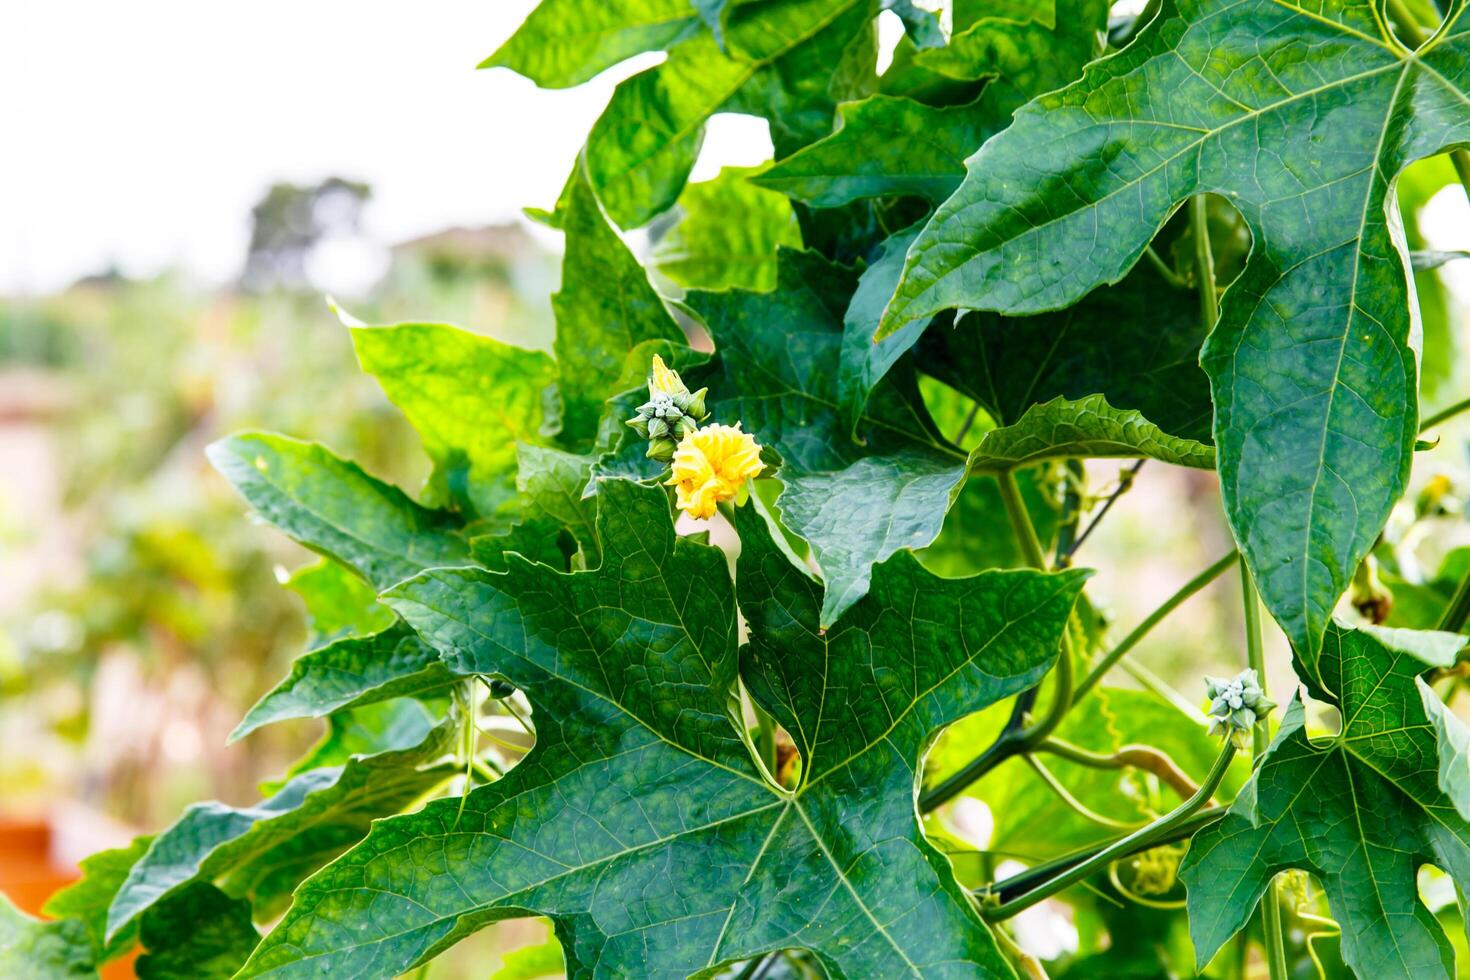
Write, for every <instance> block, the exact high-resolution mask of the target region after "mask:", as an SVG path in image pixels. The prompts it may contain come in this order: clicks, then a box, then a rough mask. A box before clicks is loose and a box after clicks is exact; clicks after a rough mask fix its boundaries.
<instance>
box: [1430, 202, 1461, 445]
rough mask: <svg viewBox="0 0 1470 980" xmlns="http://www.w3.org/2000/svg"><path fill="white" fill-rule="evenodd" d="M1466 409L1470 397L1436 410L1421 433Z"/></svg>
mask: <svg viewBox="0 0 1470 980" xmlns="http://www.w3.org/2000/svg"><path fill="white" fill-rule="evenodd" d="M1466 186H1467V187H1470V183H1467V184H1466ZM1464 411H1470V398H1466V399H1464V400H1462V401H1457V402H1455V403H1454V404H1453V405H1451V406H1450V407H1449V408H1442V409H1440V410H1439V411H1437V412H1435V413H1434V414H1433V415H1431V416H1429V418H1427V419H1425V420H1424V421H1423V422H1421V423H1419V431H1420V432H1421V433H1423V432H1428V431H1429V430H1430V429H1432V428H1434V427H1435V426H1436V425H1442V424H1443V423H1445V422H1448V421H1449V420H1450V419H1452V418H1454V417H1455V416H1456V415H1459V414H1460V413H1461V412H1464Z"/></svg>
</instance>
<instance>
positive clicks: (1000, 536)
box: [918, 467, 1061, 578]
mask: <svg viewBox="0 0 1470 980" xmlns="http://www.w3.org/2000/svg"><path fill="white" fill-rule="evenodd" d="M1044 474H1045V469H1044V468H1043V467H1037V468H1035V469H1030V470H1022V471H1021V472H1019V473H1017V474H1016V483H1017V485H1018V486H1019V487H1020V489H1021V501H1022V503H1024V504H1025V506H1026V512H1027V513H1028V514H1029V515H1030V517H1031V523H1032V525H1033V526H1034V527H1035V528H1036V535H1037V537H1038V538H1040V539H1041V547H1042V550H1043V551H1046V552H1050V551H1051V550H1052V549H1053V548H1054V547H1055V545H1056V537H1057V527H1058V525H1059V524H1060V514H1059V510H1060V508H1061V499H1060V496H1061V495H1060V493H1058V492H1057V489H1056V488H1055V487H1054V486H1053V485H1051V484H1049V483H1048V482H1047V481H1046V480H1045V479H1044V478H1043V477H1044ZM918 558H919V560H920V561H921V562H923V563H924V567H925V568H927V569H929V570H930V571H932V572H934V573H935V574H936V575H943V576H945V577H946V578H958V577H960V576H962V575H973V574H975V573H976V572H980V571H984V570H985V569H987V568H1026V567H1028V566H1029V565H1030V562H1029V561H1028V560H1027V558H1026V555H1025V554H1024V553H1023V552H1022V551H1021V546H1020V544H1019V543H1018V542H1017V541H1016V533H1015V531H1014V530H1012V528H1011V522H1010V519H1009V518H1008V517H1007V516H1006V509H1005V504H1004V502H1002V501H1001V499H1000V488H999V487H998V486H997V485H996V482H995V479H994V478H993V477H992V476H990V475H989V474H977V475H976V476H974V477H971V478H970V479H968V480H966V481H965V484H964V489H962V490H961V491H960V494H959V496H958V497H957V498H955V502H954V506H953V507H951V508H950V511H949V513H948V514H946V515H945V518H944V529H943V530H942V531H940V532H939V537H937V538H935V539H934V543H933V544H931V545H929V546H928V547H927V548H925V549H923V550H922V551H920V552H918Z"/></svg>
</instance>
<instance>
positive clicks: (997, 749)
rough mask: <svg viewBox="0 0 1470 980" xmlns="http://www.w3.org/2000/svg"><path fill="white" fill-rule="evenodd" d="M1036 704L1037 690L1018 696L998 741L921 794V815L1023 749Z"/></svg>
mask: <svg viewBox="0 0 1470 980" xmlns="http://www.w3.org/2000/svg"><path fill="white" fill-rule="evenodd" d="M1035 701H1036V688H1034V687H1031V688H1027V689H1026V690H1024V691H1022V692H1021V693H1020V694H1018V695H1016V703H1015V705H1014V706H1013V707H1012V709H1011V717H1010V720H1009V721H1007V722H1006V727H1005V728H1004V729H1002V730H1001V733H1000V735H998V736H997V737H996V739H995V741H994V742H992V743H990V747H989V748H987V749H986V750H985V751H984V752H982V753H980V755H978V756H976V757H975V758H973V759H971V760H970V761H969V762H968V763H966V764H965V766H964V768H962V769H960V770H959V771H958V772H956V773H955V774H954V775H952V776H950V777H949V778H948V779H946V780H944V781H943V782H941V783H940V784H939V785H938V786H933V787H930V788H929V789H927V790H925V791H923V792H922V793H920V794H919V812H920V813H928V812H929V811H930V810H933V809H934V808H935V807H938V806H942V805H944V804H945V803H948V802H949V801H950V800H952V799H954V798H955V797H956V796H958V795H960V793H962V792H963V791H964V789H965V787H966V786H969V785H970V784H971V783H973V782H975V781H976V780H978V779H980V778H981V777H983V776H984V775H985V774H986V773H988V772H990V770H992V769H994V768H995V767H996V766H998V765H1000V764H1001V763H1002V762H1004V761H1005V760H1007V759H1009V758H1010V757H1011V756H1013V755H1015V754H1016V753H1017V752H1018V751H1019V750H1020V745H1021V733H1022V728H1023V726H1024V724H1025V721H1026V713H1027V712H1028V711H1030V710H1031V705H1032V704H1034V703H1035Z"/></svg>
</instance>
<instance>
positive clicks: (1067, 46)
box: [756, 0, 1108, 208]
mask: <svg viewBox="0 0 1470 980" xmlns="http://www.w3.org/2000/svg"><path fill="white" fill-rule="evenodd" d="M1065 8H1066V9H1065V10H1064V11H1063V15H1064V16H1063V17H1062V20H1061V23H1062V26H1061V28H1060V29H1058V30H1056V31H1053V29H1052V26H1051V25H1050V24H1048V23H1043V22H1040V21H1035V20H1030V19H1029V18H1028V19H1026V20H1024V21H1021V20H1015V19H1010V18H1005V17H989V18H986V19H984V20H982V21H979V22H977V23H975V24H974V25H972V26H971V27H970V29H969V30H966V31H964V32H962V33H959V34H957V35H955V37H954V38H953V40H951V41H950V43H949V44H948V45H943V44H940V45H928V46H924V47H921V48H920V49H919V50H917V51H916V52H915V53H914V54H913V57H912V64H913V65H914V66H915V67H916V68H917V69H920V70H922V71H923V72H927V73H931V74H934V75H939V76H943V77H945V78H949V79H955V80H960V81H977V80H980V79H988V78H993V79H994V80H993V81H991V82H990V83H989V84H988V85H986V86H985V88H984V90H983V91H982V92H981V94H980V96H979V97H978V98H976V99H974V100H973V101H970V102H969V103H968V104H965V105H949V106H929V105H924V104H923V103H922V102H917V101H914V100H913V99H909V98H900V97H896V96H894V95H876V96H873V97H872V98H870V99H866V100H864V101H862V102H851V103H848V104H846V105H843V106H841V107H840V108H839V110H838V128H837V131H836V132H835V133H833V134H832V135H830V136H828V137H826V138H825V139H822V140H820V141H819V142H817V143H814V144H812V145H811V146H809V147H807V148H806V149H804V150H801V151H800V152H798V153H795V154H793V155H791V156H789V157H787V158H786V159H784V160H781V161H780V162H779V163H777V164H776V165H775V166H773V167H772V168H771V169H770V170H768V171H767V172H766V173H765V174H763V175H761V176H760V177H758V178H756V183H758V184H760V185H761V186H763V187H769V188H772V189H773V190H779V191H782V192H783V193H786V194H788V195H790V196H791V197H794V198H796V199H797V200H800V201H804V202H806V203H807V204H810V205H813V206H816V207H824V208H830V207H837V206H840V205H843V204H847V203H849V202H851V201H856V200H860V199H863V198H869V197H886V196H894V195H909V196H913V197H919V198H922V199H924V200H926V201H928V202H929V203H930V204H931V205H937V204H939V203H940V202H942V201H943V200H944V199H945V198H947V197H949V195H950V194H951V193H953V191H954V189H955V188H956V187H958V186H959V184H960V181H961V180H963V179H964V176H965V160H966V159H967V158H968V157H969V156H970V155H971V154H973V153H974V152H975V151H976V150H978V149H979V148H980V145H981V144H982V143H984V142H985V141H986V140H987V139H989V138H990V137H991V136H993V135H995V134H996V133H998V132H1000V131H1001V130H1002V129H1004V128H1005V127H1006V126H1007V125H1008V124H1009V122H1010V118H1011V113H1012V112H1014V111H1015V110H1016V108H1017V107H1018V106H1020V105H1021V103H1023V102H1025V101H1026V100H1027V99H1029V98H1031V97H1033V96H1036V95H1040V94H1041V93H1043V92H1047V91H1050V90H1051V89H1055V88H1060V87H1061V86H1063V85H1065V84H1067V83H1068V82H1070V81H1072V80H1073V79H1074V78H1076V77H1077V76H1078V75H1080V74H1081V73H1082V66H1083V65H1085V64H1086V63H1087V62H1088V61H1090V60H1092V59H1093V58H1094V57H1096V56H1097V55H1098V53H1099V48H1098V40H1097V38H1098V36H1099V35H1098V31H1099V30H1100V29H1101V28H1102V27H1103V25H1104V23H1105V22H1106V19H1107V8H1108V5H1107V3H1105V2H1103V0H1066V2H1065ZM885 81H888V79H887V77H886V76H885Z"/></svg>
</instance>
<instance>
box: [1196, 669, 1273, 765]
mask: <svg viewBox="0 0 1470 980" xmlns="http://www.w3.org/2000/svg"><path fill="white" fill-rule="evenodd" d="M1205 694H1206V695H1207V696H1208V697H1209V699H1210V710H1209V715H1210V734H1211V735H1222V734H1223V735H1228V736H1229V737H1230V740H1231V741H1232V742H1233V743H1234V744H1235V747H1236V748H1241V749H1243V748H1245V740H1246V736H1248V735H1249V734H1250V732H1251V729H1252V728H1254V727H1255V725H1256V724H1257V723H1258V722H1259V721H1260V720H1261V719H1263V718H1265V717H1266V715H1267V714H1268V713H1270V711H1271V709H1272V708H1274V707H1276V702H1274V701H1271V700H1269V699H1268V698H1267V697H1266V692H1265V691H1263V690H1262V689H1261V679H1260V676H1259V675H1258V674H1257V673H1256V672H1255V670H1254V669H1253V668H1249V667H1248V668H1246V669H1245V670H1243V671H1241V672H1240V673H1238V674H1236V675H1235V676H1234V677H1232V678H1230V679H1229V680H1222V679H1221V678H1218V677H1206V678H1205Z"/></svg>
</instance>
